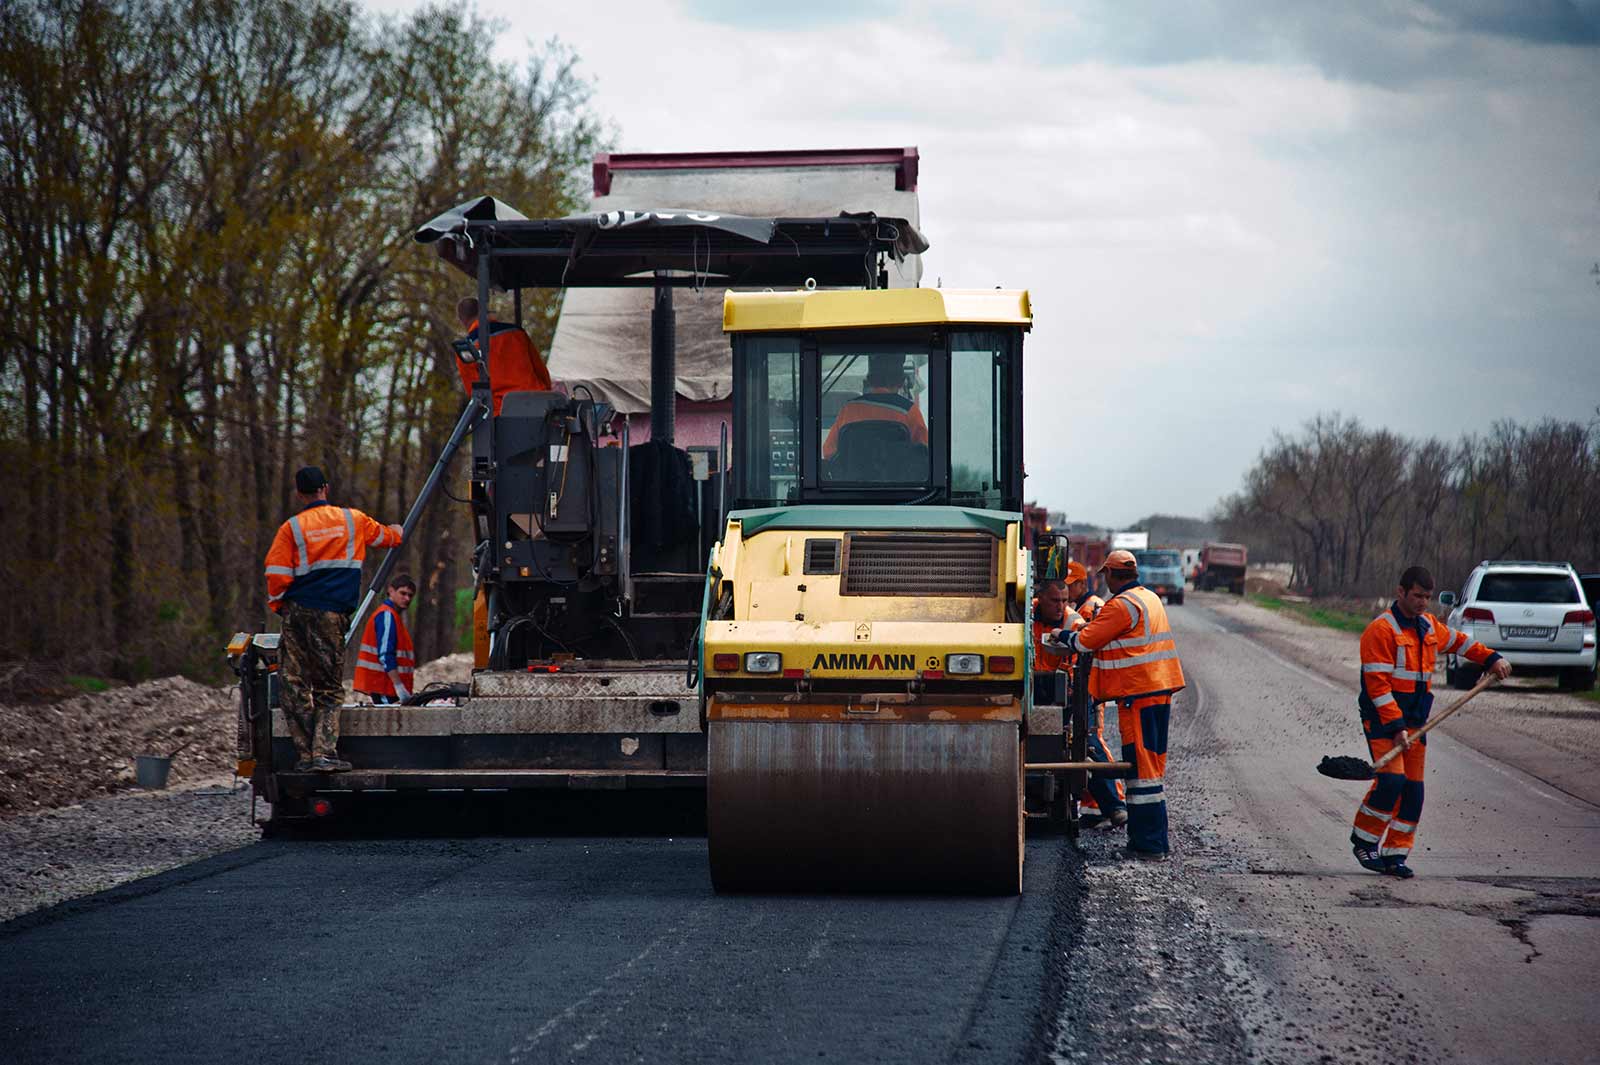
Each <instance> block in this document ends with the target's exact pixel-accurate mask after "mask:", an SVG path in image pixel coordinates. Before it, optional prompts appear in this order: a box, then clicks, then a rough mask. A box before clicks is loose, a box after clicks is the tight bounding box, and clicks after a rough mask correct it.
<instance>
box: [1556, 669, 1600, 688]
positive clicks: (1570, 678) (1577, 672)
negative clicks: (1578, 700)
mask: <svg viewBox="0 0 1600 1065" xmlns="http://www.w3.org/2000/svg"><path fill="white" fill-rule="evenodd" d="M1594 683H1595V671H1594V670H1592V669H1563V670H1562V671H1561V676H1560V679H1559V680H1558V681H1557V685H1558V687H1560V689H1561V690H1562V691H1564V692H1586V691H1590V690H1592V689H1593V688H1594Z"/></svg>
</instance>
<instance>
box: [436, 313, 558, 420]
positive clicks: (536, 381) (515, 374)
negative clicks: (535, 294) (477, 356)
mask: <svg viewBox="0 0 1600 1065" xmlns="http://www.w3.org/2000/svg"><path fill="white" fill-rule="evenodd" d="M456 317H457V318H458V319H460V321H461V328H463V329H465V330H466V331H467V336H466V339H468V340H470V341H472V343H473V344H474V345H477V343H478V318H479V314H478V301H477V300H476V299H474V298H472V297H471V296H468V297H467V298H466V299H463V300H462V301H461V302H459V303H457V304H456ZM456 372H457V373H459V374H460V375H461V384H462V386H463V387H464V388H466V390H467V395H469V396H470V395H472V386H473V385H474V384H476V383H477V380H478V364H477V363H476V362H468V361H467V360H465V359H463V358H462V357H461V355H460V354H459V353H458V354H457V355H456ZM550 388H551V386H550V370H549V368H547V367H546V366H545V364H544V359H543V358H542V357H541V356H540V355H539V349H538V348H536V347H534V346H533V341H532V340H530V339H529V338H528V334H527V333H525V332H523V331H522V327H521V326H519V325H513V324H512V323H510V322H496V321H493V320H492V319H491V320H490V322H489V391H490V394H491V395H492V396H493V397H494V413H495V414H497V415H498V414H499V413H500V405H501V404H502V403H504V402H505V399H506V394H507V393H510V392H549V391H550Z"/></svg>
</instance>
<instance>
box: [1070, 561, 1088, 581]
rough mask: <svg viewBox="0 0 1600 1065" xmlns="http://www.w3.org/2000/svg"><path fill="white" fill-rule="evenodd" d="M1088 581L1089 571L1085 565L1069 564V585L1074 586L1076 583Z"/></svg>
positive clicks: (1078, 563) (1079, 563) (1080, 563)
mask: <svg viewBox="0 0 1600 1065" xmlns="http://www.w3.org/2000/svg"><path fill="white" fill-rule="evenodd" d="M1088 579H1089V571H1088V570H1086V569H1084V568H1083V563H1082V562H1068V563H1067V583H1068V584H1072V583H1074V582H1076V581H1086V580H1088Z"/></svg>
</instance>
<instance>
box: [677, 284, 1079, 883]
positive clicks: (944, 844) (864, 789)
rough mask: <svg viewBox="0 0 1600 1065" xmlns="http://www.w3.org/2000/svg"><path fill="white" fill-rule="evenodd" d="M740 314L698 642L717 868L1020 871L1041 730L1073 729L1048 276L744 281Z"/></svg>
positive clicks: (745, 879) (723, 874) (851, 874)
mask: <svg viewBox="0 0 1600 1065" xmlns="http://www.w3.org/2000/svg"><path fill="white" fill-rule="evenodd" d="M723 317H724V324H725V328H726V329H727V331H728V333H729V335H730V337H731V339H732V345H733V359H734V370H735V380H736V387H735V409H734V434H733V435H734V447H733V451H734V456H735V459H734V465H733V472H732V479H731V488H730V491H731V495H732V500H733V503H732V510H731V511H730V513H729V515H728V518H727V523H726V527H725V529H724V532H723V535H722V537H721V539H720V541H719V542H718V543H717V545H716V547H715V549H714V550H713V552H712V555H711V558H710V564H709V568H708V570H707V574H706V594H705V601H704V607H703V613H702V637H701V647H700V654H699V657H698V670H699V677H698V682H699V683H698V691H699V693H700V701H701V706H702V708H703V709H702V713H703V715H704V717H705V720H706V725H707V730H708V738H709V751H708V758H707V785H706V786H707V799H706V810H707V813H706V816H707V833H708V841H709V852H710V862H711V875H712V880H713V882H714V884H715V886H716V887H717V889H718V890H724V891H726V890H780V891H791V890H798V889H828V890H834V889H847V890H858V889H872V890H916V891H926V890H936V891H962V892H974V891H976V892H997V893H1014V892H1016V891H1019V890H1020V888H1021V871H1022V858H1023V827H1024V824H1025V815H1026V802H1025V788H1024V768H1025V764H1026V763H1025V761H1024V740H1025V738H1026V737H1027V736H1028V733H1029V732H1030V731H1037V732H1039V733H1040V734H1041V735H1044V736H1049V735H1053V736H1054V737H1055V739H1056V741H1057V751H1058V759H1059V757H1061V754H1060V752H1063V751H1064V747H1063V746H1062V737H1063V733H1064V723H1063V708H1062V707H1061V706H1059V705H1058V706H1056V707H1054V708H1053V710H1054V712H1053V713H1051V712H1050V711H1048V710H1045V709H1044V708H1040V711H1039V712H1038V713H1037V714H1036V713H1035V712H1034V711H1035V706H1034V699H1033V691H1032V682H1033V669H1032V639H1031V614H1030V610H1031V598H1032V562H1031V558H1030V552H1029V550H1028V547H1027V542H1026V533H1025V521H1024V515H1023V513H1022V506H1023V502H1022V495H1021V490H1022V472H1021V471H1022V462H1021V455H1022V373H1023V358H1022V348H1023V339H1024V335H1025V334H1026V333H1027V332H1028V330H1029V328H1030V326H1031V324H1032V320H1033V313H1032V308H1031V305H1030V303H1029V298H1028V294H1027V293H1026V292H1025V291H1006V290H981V291H955V290H934V289H917V290H902V291H898V292H891V291H881V290H880V291H855V292H821V291H789V292H771V293H735V292H730V293H728V294H727V296H726V297H725V303H724V312H723ZM912 415H914V416H912ZM919 428H920V429H922V430H925V431H918V430H919ZM1045 780H1046V781H1047V782H1051V778H1049V777H1046V778H1045ZM1062 783H1063V787H1062V789H1061V791H1060V792H1059V793H1057V794H1059V795H1062V796H1064V795H1065V793H1066V789H1065V782H1064V781H1063V782H1062ZM1043 798H1044V799H1045V800H1046V801H1048V800H1050V799H1054V798H1056V794H1050V795H1045V796H1043Z"/></svg>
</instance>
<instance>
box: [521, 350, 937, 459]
mask: <svg viewBox="0 0 1600 1065" xmlns="http://www.w3.org/2000/svg"><path fill="white" fill-rule="evenodd" d="M491 343H492V342H491ZM856 422H895V423H897V424H900V425H903V426H905V427H906V432H907V433H908V434H910V437H911V442H912V443H913V444H922V445H923V446H924V447H926V446H927V443H928V423H927V422H925V421H923V420H922V411H921V410H920V409H918V407H917V405H916V403H914V402H913V401H911V400H909V399H907V398H906V397H905V396H902V395H901V394H900V393H899V392H898V391H897V390H896V389H893V388H872V389H868V390H867V391H866V392H863V393H862V394H861V395H859V396H857V397H856V398H855V399H852V400H851V401H850V402H848V403H846V404H845V405H844V406H842V407H840V408H839V416H838V417H837V418H835V419H834V420H833V428H832V429H829V430H828V437H827V439H826V440H824V441H823V442H822V457H823V458H825V459H831V458H833V457H834V455H835V454H837V453H838V451H839V430H840V429H843V428H844V427H845V426H847V425H853V424H854V423H856Z"/></svg>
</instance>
